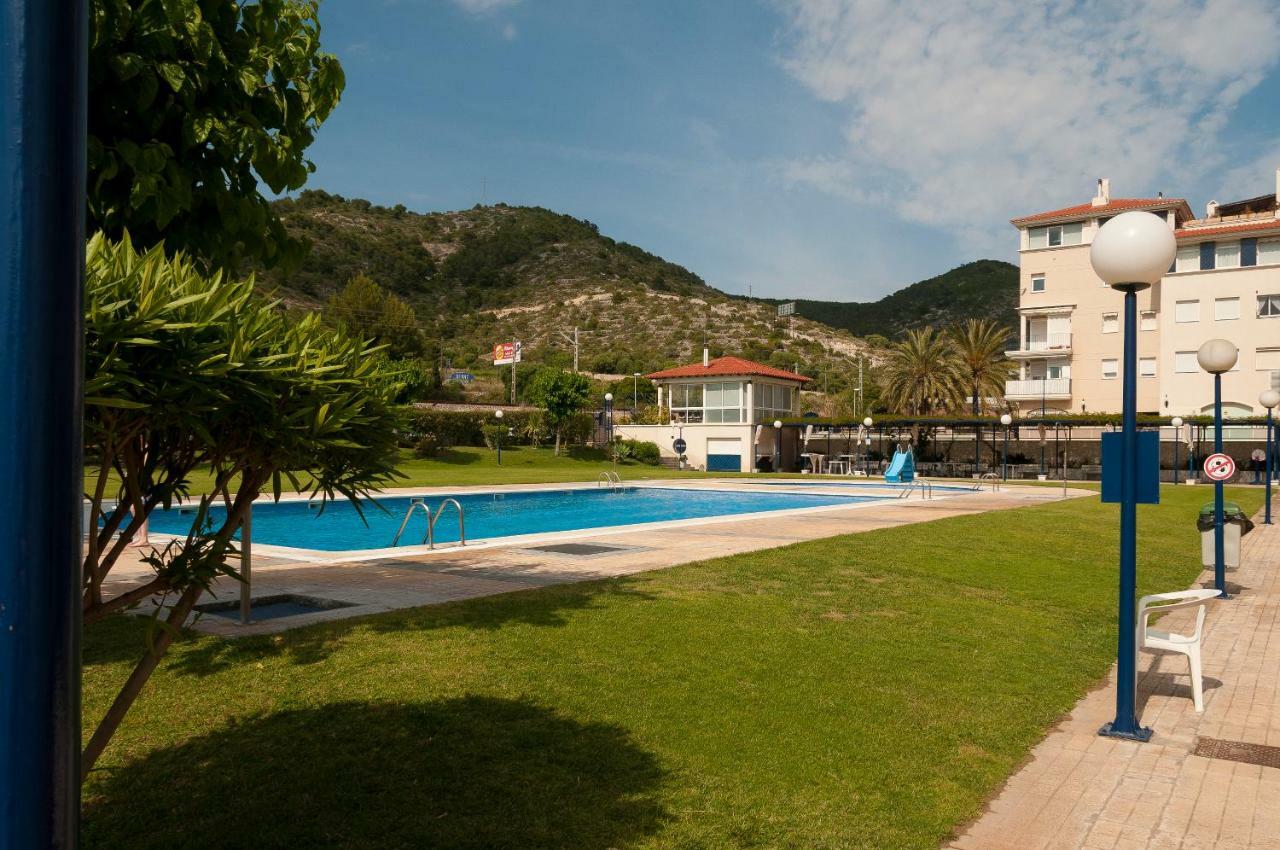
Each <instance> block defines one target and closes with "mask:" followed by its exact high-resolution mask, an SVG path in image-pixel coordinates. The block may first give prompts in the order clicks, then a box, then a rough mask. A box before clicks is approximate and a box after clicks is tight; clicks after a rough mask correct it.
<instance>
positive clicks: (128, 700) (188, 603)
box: [80, 585, 202, 783]
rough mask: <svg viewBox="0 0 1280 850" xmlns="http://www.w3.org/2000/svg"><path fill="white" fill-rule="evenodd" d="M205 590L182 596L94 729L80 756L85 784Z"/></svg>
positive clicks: (196, 587)
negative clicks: (163, 626)
mask: <svg viewBox="0 0 1280 850" xmlns="http://www.w3.org/2000/svg"><path fill="white" fill-rule="evenodd" d="M201 591H202V588H201V587H200V586H199V585H193V586H192V587H188V588H187V589H186V590H185V591H183V593H182V596H180V597H178V601H177V603H175V604H174V606H173V609H172V610H171V611H170V612H169V616H168V617H167V618H165V628H164V629H162V630H161V632H160V634H159V635H158V636H157V638H156V640H155V641H154V642H153V643H152V645H151V648H150V649H149V650H148V651H147V654H146V655H144V656H142V659H141V660H140V661H139V662H138V664H137V666H136V667H134V668H133V672H132V673H130V674H129V679H128V681H126V682H125V683H124V687H122V688H121V689H120V693H118V694H116V698H115V701H114V702H112V703H111V708H109V709H107V713H106V715H105V716H104V717H103V718H102V722H101V723H99V724H98V728H97V729H95V730H94V732H93V737H92V738H90V739H89V744H88V746H86V747H85V748H84V753H83V754H82V755H81V757H80V782H81V783H83V782H84V780H85V779H86V778H87V777H88V776H89V771H91V770H92V769H93V766H94V764H96V763H97V761H98V757H99V756H101V755H102V751H103V750H105V749H106V748H107V744H108V743H109V742H110V741H111V737H112V736H113V735H115V733H116V730H117V729H119V728H120V722H121V721H122V720H124V716H125V715H126V714H128V713H129V709H130V708H131V707H132V706H133V703H134V701H135V700H137V698H138V694H140V693H141V692H142V688H143V686H144V685H146V683H147V680H148V679H150V678H151V674H152V673H154V672H155V669H156V667H157V666H158V665H159V664H160V659H161V658H163V657H164V654H165V652H167V651H168V649H169V644H171V643H173V637H174V635H175V634H177V633H178V630H179V629H180V628H182V624H183V623H185V622H186V621H187V616H188V615H189V614H190V613H191V609H192V608H193V607H195V604H196V600H197V599H199V598H200V593H201Z"/></svg>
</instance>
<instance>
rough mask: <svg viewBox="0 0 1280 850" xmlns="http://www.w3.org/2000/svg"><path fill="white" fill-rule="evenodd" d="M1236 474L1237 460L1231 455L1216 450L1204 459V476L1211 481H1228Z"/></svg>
mask: <svg viewBox="0 0 1280 850" xmlns="http://www.w3.org/2000/svg"><path fill="white" fill-rule="evenodd" d="M1235 474H1236V462H1235V461H1234V460H1232V459H1231V456H1230V455H1225V454H1223V453H1222V452H1215V453H1214V454H1211V455H1209V456H1208V457H1207V458H1205V459H1204V477H1205V478H1208V479H1209V480H1210V481H1226V480H1228V479H1230V478H1231V477H1232V476H1233V475H1235Z"/></svg>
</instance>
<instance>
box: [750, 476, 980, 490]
mask: <svg viewBox="0 0 1280 850" xmlns="http://www.w3.org/2000/svg"><path fill="white" fill-rule="evenodd" d="M745 483H748V484H765V485H768V486H770V487H806V488H808V487H844V488H853V487H861V488H872V489H877V490H899V489H901V488H902V487H903V485H902V484H888V483H886V482H884V481H880V480H876V479H874V478H873V479H871V480H869V481H822V480H819V481H805V480H803V479H800V478H791V479H787V480H785V481H759V480H757V479H754V478H753V479H751V480H750V481H747V482H745ZM929 485H930V486H931V487H932V488H933V489H934V490H952V491H955V492H957V493H972V492H973V491H975V490H977V489H978V485H977V483H976V482H975V483H973V484H939V483H938V479H936V478H930V479H929Z"/></svg>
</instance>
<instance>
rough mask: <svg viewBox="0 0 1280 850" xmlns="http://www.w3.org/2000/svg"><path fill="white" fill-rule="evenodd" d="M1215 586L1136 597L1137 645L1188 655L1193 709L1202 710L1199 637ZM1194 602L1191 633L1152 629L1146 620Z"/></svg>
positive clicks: (1215, 592) (1214, 593) (1186, 606)
mask: <svg viewBox="0 0 1280 850" xmlns="http://www.w3.org/2000/svg"><path fill="white" fill-rule="evenodd" d="M1217 595H1218V591H1216V590H1212V589H1209V590H1178V591H1174V592H1173V593H1153V594H1152V595H1151V596H1144V597H1142V598H1141V599H1139V600H1138V647H1139V649H1147V650H1153V649H1158V650H1164V651H1166V652H1178V653H1181V654H1183V655H1185V656H1187V662H1188V663H1189V664H1190V666H1191V696H1192V698H1193V699H1194V700H1195V704H1196V711H1197V712H1202V711H1204V684H1203V682H1202V681H1201V676H1200V637H1201V635H1202V634H1203V633H1204V615H1205V608H1206V607H1207V606H1208V604H1209V600H1210V599H1214V598H1215V597H1217ZM1193 605H1194V606H1196V607H1197V608H1198V609H1199V610H1198V611H1196V630H1195V632H1193V633H1192V634H1190V635H1180V634H1175V633H1173V632H1166V631H1161V630H1160V629H1153V628H1151V627H1150V626H1149V625H1148V620H1149V618H1150V617H1151V616H1152V615H1153V614H1164V613H1166V612H1168V611H1174V610H1176V609H1178V608H1190V607H1191V606H1193Z"/></svg>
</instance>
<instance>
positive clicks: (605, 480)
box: [596, 471, 622, 490]
mask: <svg viewBox="0 0 1280 850" xmlns="http://www.w3.org/2000/svg"><path fill="white" fill-rule="evenodd" d="M596 487H608V488H609V489H610V490H621V489H622V476H620V475H618V473H616V472H613V471H605V472H602V473H600V477H599V478H597V479H596Z"/></svg>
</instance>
